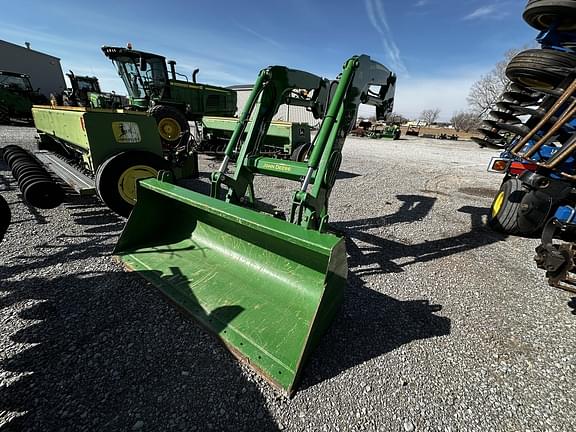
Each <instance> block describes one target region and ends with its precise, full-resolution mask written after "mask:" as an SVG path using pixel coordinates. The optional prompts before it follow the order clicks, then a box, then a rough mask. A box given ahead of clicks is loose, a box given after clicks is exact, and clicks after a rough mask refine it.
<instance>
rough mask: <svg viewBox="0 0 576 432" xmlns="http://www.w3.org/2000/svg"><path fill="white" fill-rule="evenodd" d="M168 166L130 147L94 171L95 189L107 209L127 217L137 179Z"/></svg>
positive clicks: (166, 163) (162, 161)
mask: <svg viewBox="0 0 576 432" xmlns="http://www.w3.org/2000/svg"><path fill="white" fill-rule="evenodd" d="M165 169H169V165H168V162H167V161H166V160H165V159H164V158H162V157H160V156H158V155H156V154H154V153H150V152H147V151H139V150H130V151H126V152H122V153H118V154H115V155H114V156H112V157H111V158H109V159H107V160H106V161H105V162H104V163H103V164H102V165H100V166H99V167H98V169H97V170H96V182H95V183H96V191H97V192H98V196H99V197H100V199H101V200H102V201H103V202H104V204H106V205H107V206H108V207H109V208H110V210H112V211H113V212H114V213H117V214H119V215H120V216H124V217H128V215H130V212H131V211H132V208H133V207H134V204H136V184H137V181H138V180H141V179H145V178H150V177H156V175H157V174H158V171H160V170H165Z"/></svg>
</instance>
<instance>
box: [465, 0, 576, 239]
mask: <svg viewBox="0 0 576 432" xmlns="http://www.w3.org/2000/svg"><path fill="white" fill-rule="evenodd" d="M523 18H524V20H525V21H526V22H527V23H528V24H529V25H531V26H532V27H534V28H535V29H537V30H539V31H540V34H539V35H538V37H537V38H536V40H537V41H538V42H540V44H541V48H539V49H529V50H525V51H522V52H520V53H518V54H517V55H516V56H514V57H513V58H512V59H511V60H510V62H509V63H508V65H507V67H506V76H507V77H508V78H509V79H510V81H511V82H512V83H511V85H510V86H509V88H508V90H507V91H506V92H505V93H503V94H502V97H501V100H500V101H499V102H498V103H497V104H496V107H495V109H494V110H492V111H491V112H490V116H491V117H492V119H488V120H485V121H484V125H485V127H483V128H481V129H479V131H480V132H481V133H482V134H483V137H482V138H477V139H476V140H475V141H476V142H477V143H478V144H480V145H481V146H490V147H500V148H503V149H504V150H510V149H511V148H512V147H514V146H515V145H516V143H518V141H519V140H520V139H522V138H524V137H525V136H526V135H527V134H528V133H529V132H530V131H531V130H532V129H533V128H534V127H535V126H536V125H538V124H539V123H540V122H541V120H542V118H543V117H544V115H545V114H546V112H547V111H548V110H549V109H550V107H552V106H553V105H554V103H555V102H556V101H557V99H558V97H559V96H560V95H561V94H562V93H563V91H564V90H565V89H566V87H567V86H568V85H569V84H570V83H571V82H572V80H573V78H574V77H575V76H576V73H575V72H576V0H530V1H528V3H527V5H526V8H525V9H524V13H523ZM562 109H565V107H564V108H561V109H560V110H559V111H558V112H557V113H556V114H555V115H554V116H552V117H551V118H550V120H549V121H548V122H546V123H545V125H544V126H542V129H541V130H538V132H537V133H536V135H535V136H534V137H533V138H532V139H531V140H530V141H528V142H527V144H526V145H527V146H530V145H532V144H534V143H535V142H536V141H537V140H538V139H539V138H540V137H541V136H543V135H544V134H545V133H546V132H547V131H548V130H549V128H550V127H551V126H552V125H553V124H554V123H555V122H556V121H557V120H558V116H559V115H561V113H562ZM574 133H576V119H571V120H569V121H567V122H566V123H565V124H564V125H562V127H561V128H560V130H559V132H558V134H557V136H556V137H555V138H554V140H555V143H553V144H551V145H553V146H557V147H560V146H561V145H562V144H563V143H565V142H566V141H568V139H570V138H571V137H572V136H573V134H574ZM504 155H506V156H507V154H506V151H505V153H504ZM536 157H540V158H544V157H545V156H543V155H542V154H538V155H536ZM541 160H542V159H541ZM557 204H558V203H555V202H554V200H553V198H552V197H550V196H547V195H546V194H545V193H542V192H541V191H538V190H532V189H531V188H530V187H529V186H527V185H526V184H524V183H523V182H522V181H521V179H519V178H518V177H516V176H515V175H511V174H510V173H508V174H506V176H505V178H504V180H503V182H502V185H501V187H500V190H499V192H498V194H497V195H496V197H495V198H494V201H493V203H492V208H491V213H490V215H489V223H490V225H491V226H492V227H493V228H495V229H496V230H498V231H501V232H504V233H507V234H520V235H537V234H539V233H540V232H541V229H542V227H543V226H544V224H545V223H546V221H547V220H548V219H549V218H550V217H551V215H552V214H554V211H555V206H556V207H557Z"/></svg>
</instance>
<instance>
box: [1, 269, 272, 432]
mask: <svg viewBox="0 0 576 432" xmlns="http://www.w3.org/2000/svg"><path fill="white" fill-rule="evenodd" d="M8 290H9V291H11V292H12V293H13V294H14V295H16V296H18V298H19V300H20V301H26V300H28V299H36V300H41V302H37V303H36V304H35V305H33V306H32V307H30V308H28V309H26V310H24V311H22V312H20V314H19V316H20V318H22V319H25V320H32V322H31V323H30V324H29V326H28V327H26V328H24V329H22V330H20V331H18V332H16V333H15V334H13V335H11V336H10V337H11V339H12V340H13V341H15V342H17V343H22V344H35V345H33V346H29V347H27V348H25V349H24V350H23V351H21V352H19V353H18V354H15V355H12V356H11V357H10V358H7V359H6V360H4V361H3V362H2V364H1V366H2V368H3V369H4V370H7V371H10V372H12V373H16V374H26V375H21V376H20V377H19V378H18V379H17V380H16V381H15V382H13V383H11V384H9V385H7V386H5V387H0V412H2V411H11V412H18V413H23V415H22V416H21V417H18V418H15V419H13V420H12V421H11V422H10V423H9V424H7V425H4V426H3V427H0V430H1V431H2V432H7V431H23V430H26V431H42V432H46V431H56V430H57V431H82V430H85V431H93V430H106V431H125V430H128V431H129V430H132V429H133V428H134V427H136V428H138V426H140V425H141V429H142V430H149V431H165V430H183V431H193V430H197V431H206V430H217V431H223V430H232V431H242V430H247V431H248V430H249V431H269V430H276V429H277V428H276V426H275V423H274V421H273V420H272V419H271V417H270V415H269V414H268V412H267V410H266V408H265V401H264V398H263V396H262V395H261V393H260V391H259V389H258V388H257V386H256V385H255V383H254V382H251V381H249V380H248V379H247V378H246V376H245V375H244V374H243V373H242V371H241V367H240V365H239V364H238V363H237V362H236V361H235V359H234V358H233V357H232V356H231V355H230V354H229V353H228V352H227V351H226V350H225V349H224V348H223V347H222V346H221V345H220V344H219V343H218V342H216V340H215V338H214V337H213V336H211V335H208V334H206V333H205V332H204V331H202V330H201V329H200V328H199V326H196V325H191V324H190V321H189V320H188V319H186V318H184V317H183V316H182V315H180V314H179V313H178V312H176V310H175V309H173V308H172V307H171V306H169V305H168V304H166V302H165V301H164V300H163V299H162V298H161V297H160V296H159V295H158V294H157V293H156V292H155V290H154V289H153V288H151V287H150V286H146V285H145V283H144V282H143V280H142V279H141V278H140V277H139V276H137V275H135V274H132V273H123V272H107V273H85V274H78V275H71V276H64V277H60V278H53V279H44V278H30V279H27V280H23V281H19V282H15V283H11V284H10V287H9V289H8ZM38 321H39V322H38ZM4 331H6V330H4ZM139 422H143V423H139Z"/></svg>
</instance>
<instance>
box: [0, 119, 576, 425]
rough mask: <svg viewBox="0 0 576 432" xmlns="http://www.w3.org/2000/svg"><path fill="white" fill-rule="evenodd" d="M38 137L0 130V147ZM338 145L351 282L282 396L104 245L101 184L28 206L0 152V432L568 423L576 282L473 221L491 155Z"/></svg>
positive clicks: (462, 148)
mask: <svg viewBox="0 0 576 432" xmlns="http://www.w3.org/2000/svg"><path fill="white" fill-rule="evenodd" d="M33 136H34V131H33V130H32V129H30V128H16V127H0V143H1V145H6V144H10V143H15V144H21V145H29V144H30V143H31V142H32V139H33ZM344 153H345V154H344V162H343V166H342V172H341V174H340V179H339V181H338V182H337V184H336V187H335V188H334V191H333V194H332V200H331V220H332V223H333V224H334V226H335V227H336V228H338V229H340V230H342V231H344V232H345V233H346V234H347V236H348V241H347V243H348V252H349V267H350V276H349V283H348V289H347V292H346V296H345V300H344V304H343V306H342V308H341V309H340V312H339V314H338V316H337V318H336V320H335V322H334V324H333V325H332V327H331V328H330V330H329V331H328V333H327V334H326V336H325V337H324V338H323V339H322V342H321V344H320V346H319V348H318V349H317V350H316V351H315V352H314V354H313V355H312V358H311V359H310V361H309V363H308V364H307V365H306V367H305V370H304V374H303V380H302V383H301V385H300V390H299V392H298V393H296V395H295V396H294V398H292V399H287V398H284V397H282V396H279V395H278V394H276V393H275V392H274V391H273V390H272V389H271V388H270V387H269V386H268V384H266V383H265V382H264V381H263V380H262V379H261V378H260V377H258V376H256V375H255V374H254V373H252V372H251V371H250V370H249V369H247V368H246V367H244V366H242V365H239V364H238V363H237V362H236V361H235V360H234V359H233V357H232V356H231V355H230V354H229V353H228V352H227V351H226V350H225V349H224V348H223V347H222V346H221V345H220V344H219V343H217V342H216V340H215V339H214V338H213V337H212V336H211V335H209V334H207V333H206V332H205V331H204V330H203V329H201V328H200V327H199V326H198V325H197V324H196V323H195V322H194V321H192V320H190V319H188V318H186V317H184V316H182V315H180V314H179V313H178V312H177V311H176V310H175V309H174V308H173V307H171V306H170V305H168V304H167V303H166V302H165V301H164V300H163V299H162V298H161V297H160V295H159V294H158V293H157V292H156V290H155V289H154V288H153V287H151V286H150V285H147V284H146V283H145V282H144V281H143V280H142V279H140V278H139V277H138V276H136V275H134V274H130V273H126V272H124V271H123V269H122V267H121V266H120V265H118V264H117V263H115V262H114V261H113V260H112V259H111V257H110V253H111V251H112V248H113V245H114V243H115V239H116V238H117V236H118V234H119V231H120V230H121V229H122V226H123V223H124V221H123V220H122V219H120V218H118V217H116V216H114V215H113V214H111V213H110V212H109V211H108V210H107V209H106V208H104V207H103V206H102V205H100V204H99V202H98V201H97V200H96V199H79V198H71V199H70V200H69V201H68V202H67V203H66V204H65V205H63V206H61V207H60V208H58V209H54V210H48V211H45V210H35V209H32V208H30V207H27V206H26V205H25V204H24V203H23V202H22V199H21V195H20V194H19V192H18V189H17V186H16V183H15V181H14V179H13V178H12V176H11V174H10V172H9V171H8V170H7V167H6V165H4V164H2V163H0V189H1V190H2V194H3V195H4V196H5V197H6V199H7V200H8V201H9V203H10V205H11V208H12V211H13V223H12V225H11V227H10V229H9V231H8V233H7V234H6V237H5V240H4V242H3V243H2V254H1V257H0V325H1V328H2V331H1V333H0V431H53V430H55V431H93V430H107V431H116V430H122V431H123V430H128V431H130V430H142V431H161V430H170V431H172V430H175V431H177V430H182V431H195V430H197V431H206V430H230V431H240V430H246V431H268V430H287V431H336V430H341V431H349V430H367V431H572V430H574V426H573V425H574V418H575V417H576V402H575V400H574V396H575V393H574V387H575V386H574V385H575V383H576V374H575V371H576V354H575V349H574V347H575V346H576V343H575V342H576V332H575V331H574V330H575V328H576V324H575V320H576V316H575V315H574V306H573V305H574V303H576V298H571V296H570V295H569V294H567V293H564V292H562V291H559V290H554V289H552V288H549V287H548V286H547V284H546V282H545V280H544V275H543V273H542V272H540V271H538V270H537V269H536V267H535V265H534V263H533V259H532V257H533V254H534V252H533V251H534V247H535V246H536V245H537V243H538V242H537V240H534V239H522V238H514V237H510V238H505V237H504V236H500V235H498V234H495V233H493V232H491V231H490V230H489V229H487V228H486V227H485V226H484V223H485V219H486V214H487V212H488V208H489V206H490V202H491V199H492V197H493V196H494V194H495V192H496V190H497V188H498V185H499V183H500V177H499V176H497V175H494V174H488V173H486V171H485V166H486V164H487V162H488V160H489V158H490V156H492V155H493V154H495V152H494V151H490V150H486V149H480V148H478V147H477V146H476V145H475V144H472V143H469V142H449V141H444V142H443V141H436V140H425V139H409V140H408V139H404V140H401V141H380V140H379V141H374V140H369V139H349V140H348V141H347V145H346V147H345V151H344ZM214 165H215V162H214V161H211V160H209V159H203V160H202V161H201V167H202V169H203V171H204V172H208V170H209V169H210V168H211V167H212V166H214ZM191 186H192V187H195V188H197V189H202V187H201V186H202V185H201V184H199V183H197V182H192V184H191ZM258 186H259V187H258ZM292 187H293V185H290V184H286V182H283V181H270V179H262V178H260V179H258V182H257V193H258V196H259V197H261V198H262V199H263V200H265V201H267V202H273V203H277V204H278V205H279V207H280V208H287V207H288V205H289V202H290V193H289V191H290V190H291V188H292ZM571 305H572V306H571Z"/></svg>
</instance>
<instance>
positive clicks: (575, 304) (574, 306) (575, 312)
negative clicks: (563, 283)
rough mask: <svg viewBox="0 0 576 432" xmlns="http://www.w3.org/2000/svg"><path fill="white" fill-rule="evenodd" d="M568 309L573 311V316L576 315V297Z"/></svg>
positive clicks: (569, 303)
mask: <svg viewBox="0 0 576 432" xmlns="http://www.w3.org/2000/svg"><path fill="white" fill-rule="evenodd" d="M568 307H569V308H571V309H572V315H576V297H572V298H571V299H570V301H569V302H568Z"/></svg>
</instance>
